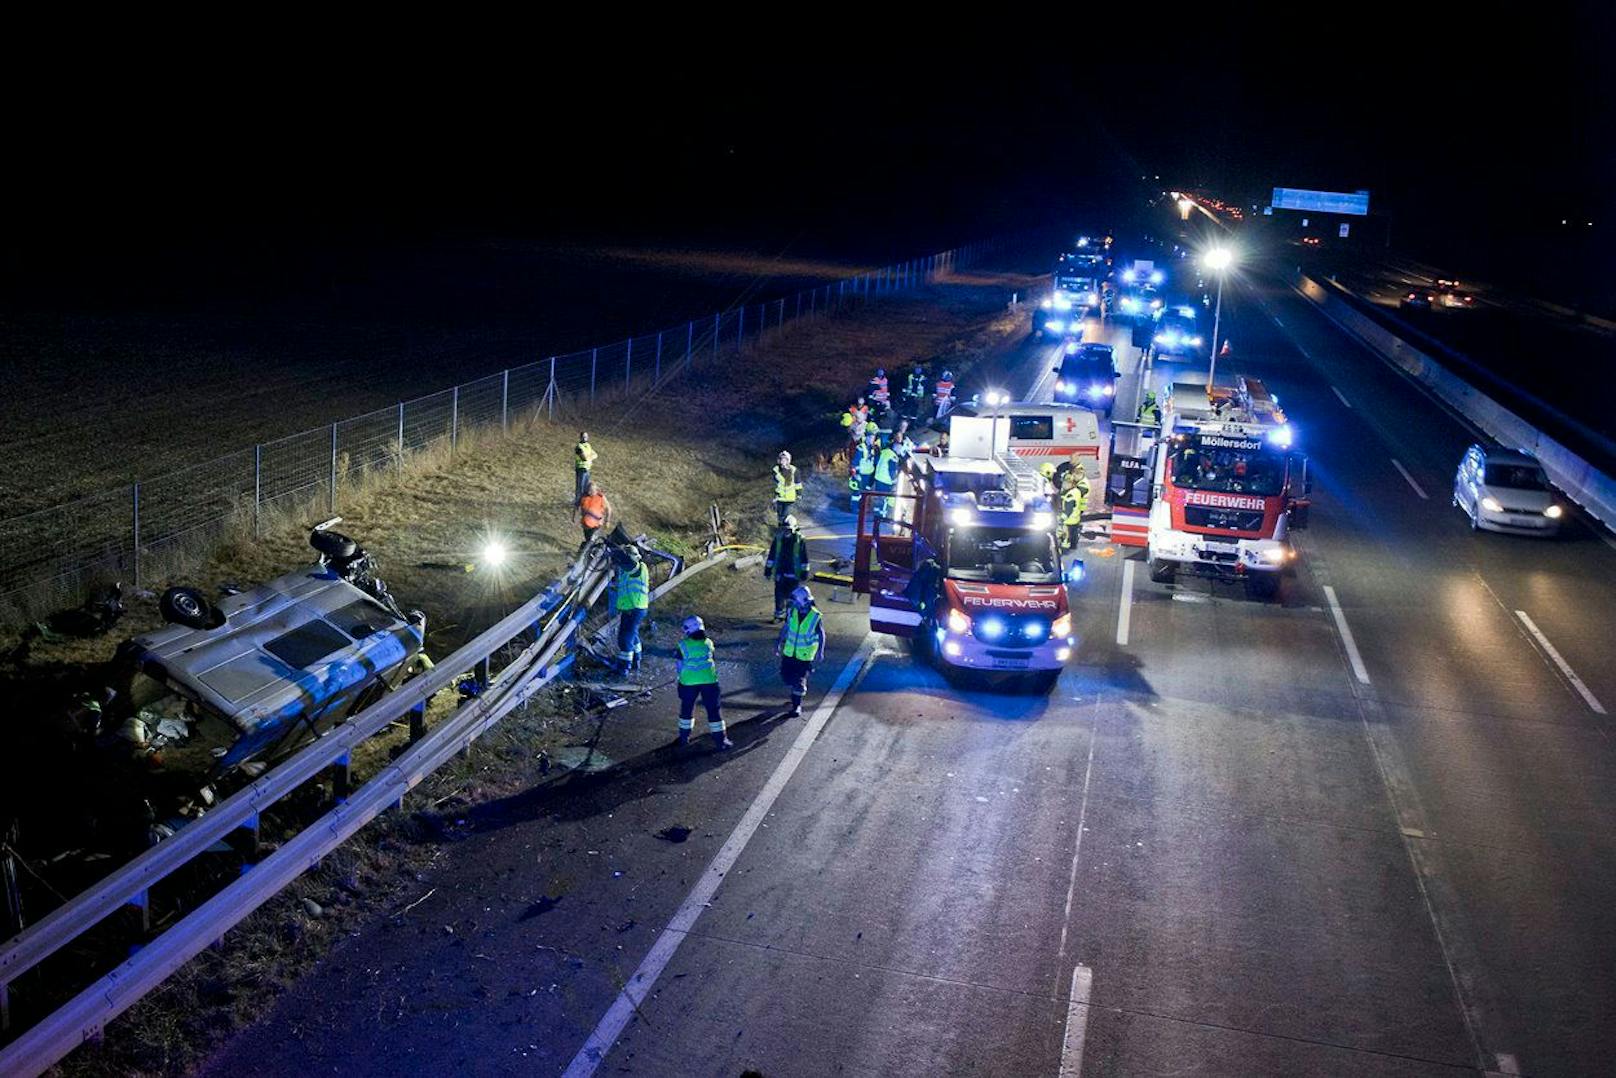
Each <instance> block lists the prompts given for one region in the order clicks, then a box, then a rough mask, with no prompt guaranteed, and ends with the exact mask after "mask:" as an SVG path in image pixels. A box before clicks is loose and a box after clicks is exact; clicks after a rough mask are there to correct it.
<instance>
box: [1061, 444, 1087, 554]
mask: <svg viewBox="0 0 1616 1078" xmlns="http://www.w3.org/2000/svg"><path fill="white" fill-rule="evenodd" d="M1088 502H1089V477H1088V475H1087V474H1085V473H1084V471H1083V466H1082V465H1081V464H1079V465H1077V466H1075V467H1074V468H1073V469H1072V470H1071V471H1069V472H1067V473H1066V485H1065V486H1064V487H1062V488H1061V524H1062V525H1063V529H1062V536H1063V538H1064V539H1065V543H1064V544H1063V545H1064V546H1066V547H1067V548H1068V549H1072V548H1075V547H1076V546H1077V544H1078V541H1079V540H1081V539H1082V538H1083V510H1084V509H1086V508H1087V507H1088Z"/></svg>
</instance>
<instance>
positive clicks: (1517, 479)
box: [1487, 464, 1549, 490]
mask: <svg viewBox="0 0 1616 1078" xmlns="http://www.w3.org/2000/svg"><path fill="white" fill-rule="evenodd" d="M1487 485H1488V486H1489V487H1498V488H1500V489H1502V490H1548V489H1549V481H1548V479H1547V478H1546V477H1545V476H1544V475H1543V470H1542V469H1541V468H1538V467H1535V466H1534V465H1531V464H1489V465H1487Z"/></svg>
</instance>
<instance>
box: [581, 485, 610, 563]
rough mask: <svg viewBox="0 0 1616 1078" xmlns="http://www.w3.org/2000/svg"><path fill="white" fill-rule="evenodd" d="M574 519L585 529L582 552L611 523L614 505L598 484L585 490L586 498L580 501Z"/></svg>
mask: <svg viewBox="0 0 1616 1078" xmlns="http://www.w3.org/2000/svg"><path fill="white" fill-rule="evenodd" d="M572 518H573V519H574V520H576V521H577V522H578V523H579V524H580V525H582V526H583V529H584V541H583V544H581V545H580V546H579V549H580V550H581V549H583V546H585V545H587V544H588V543H589V540H591V539H593V538H594V537H595V533H596V532H598V531H600V529H602V528H604V527H606V526H607V525H609V524H610V523H611V520H612V503H611V502H609V501H607V500H606V495H604V494H602V493H601V491H600V485H599V484H598V483H590V484H589V486H588V487H586V488H585V490H584V496H583V497H582V498H579V499H578V505H577V507H576V508H575V509H574V510H573V512H572Z"/></svg>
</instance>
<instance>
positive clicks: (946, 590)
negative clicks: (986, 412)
mask: <svg viewBox="0 0 1616 1078" xmlns="http://www.w3.org/2000/svg"><path fill="white" fill-rule="evenodd" d="M990 423H991V421H990V420H988V419H985V418H978V419H967V418H966V417H958V418H957V419H956V426H955V433H954V436H953V446H954V448H953V449H951V451H950V455H949V456H946V457H937V456H929V455H918V454H917V455H916V456H915V457H912V458H911V460H910V463H909V465H908V467H907V468H906V470H905V472H904V474H903V475H902V477H901V479H900V482H899V485H898V488H897V490H896V492H895V493H894V494H893V495H890V496H882V495H880V494H879V493H877V492H866V494H865V495H864V497H863V501H862V504H861V506H860V511H859V523H858V531H857V545H856V548H855V555H854V569H853V587H854V590H855V591H857V592H860V593H864V594H868V595H869V596H870V628H871V630H872V631H874V632H882V633H889V634H891V635H893V636H900V637H906V638H910V639H912V640H914V642H915V649H916V651H917V652H918V653H919V654H921V655H922V656H924V657H926V658H927V659H929V660H931V661H934V662H937V663H939V664H940V665H942V666H943V667H944V668H945V669H956V670H971V671H979V672H983V673H987V674H991V675H1014V676H1018V677H1022V678H1024V679H1026V680H1028V681H1030V682H1031V683H1032V684H1033V685H1034V686H1035V687H1037V688H1039V689H1041V690H1043V691H1048V689H1050V688H1052V687H1053V686H1054V684H1055V681H1056V679H1057V678H1058V677H1059V675H1060V671H1061V669H1062V668H1063V667H1064V666H1065V664H1066V663H1067V661H1069V660H1070V659H1071V657H1072V654H1073V652H1074V650H1075V648H1076V645H1077V638H1076V636H1075V635H1074V633H1073V629H1072V618H1071V612H1070V607H1069V605H1068V598H1067V590H1066V584H1067V582H1068V579H1069V578H1071V577H1073V576H1074V575H1080V573H1081V568H1080V566H1081V563H1080V562H1075V561H1074V562H1073V564H1072V566H1070V567H1067V566H1063V565H1062V562H1061V554H1060V547H1059V545H1058V543H1057V541H1056V523H1055V512H1054V508H1053V507H1052V505H1051V504H1050V501H1049V498H1048V497H1047V495H1046V494H1045V492H1044V491H1045V487H1044V481H1043V478H1042V476H1040V475H1039V474H1038V471H1037V468H1036V466H1035V465H1033V464H1031V463H1030V462H1028V461H1024V460H1019V459H1018V458H1016V456H1015V454H1014V453H1013V452H1012V451H1011V450H1009V449H1008V447H1006V446H1004V443H1003V440H1002V434H1003V430H1002V428H1003V421H1002V420H1001V421H1000V423H999V428H1000V429H998V430H993V429H992V428H991V427H990V426H989V424H990ZM995 436H999V437H1000V443H999V444H1000V448H999V449H998V451H997V452H994V451H991V450H987V449H985V447H988V446H991V445H992V444H993V443H992V440H993V439H994V437H995ZM973 454H974V455H973Z"/></svg>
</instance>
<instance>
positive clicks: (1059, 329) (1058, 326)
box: [1044, 318, 1066, 333]
mask: <svg viewBox="0 0 1616 1078" xmlns="http://www.w3.org/2000/svg"><path fill="white" fill-rule="evenodd" d="M1044 328H1045V329H1047V330H1048V331H1049V332H1051V333H1064V332H1065V331H1066V323H1065V322H1063V321H1061V320H1060V319H1059V318H1051V319H1050V320H1049V321H1047V322H1045V323H1044Z"/></svg>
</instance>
